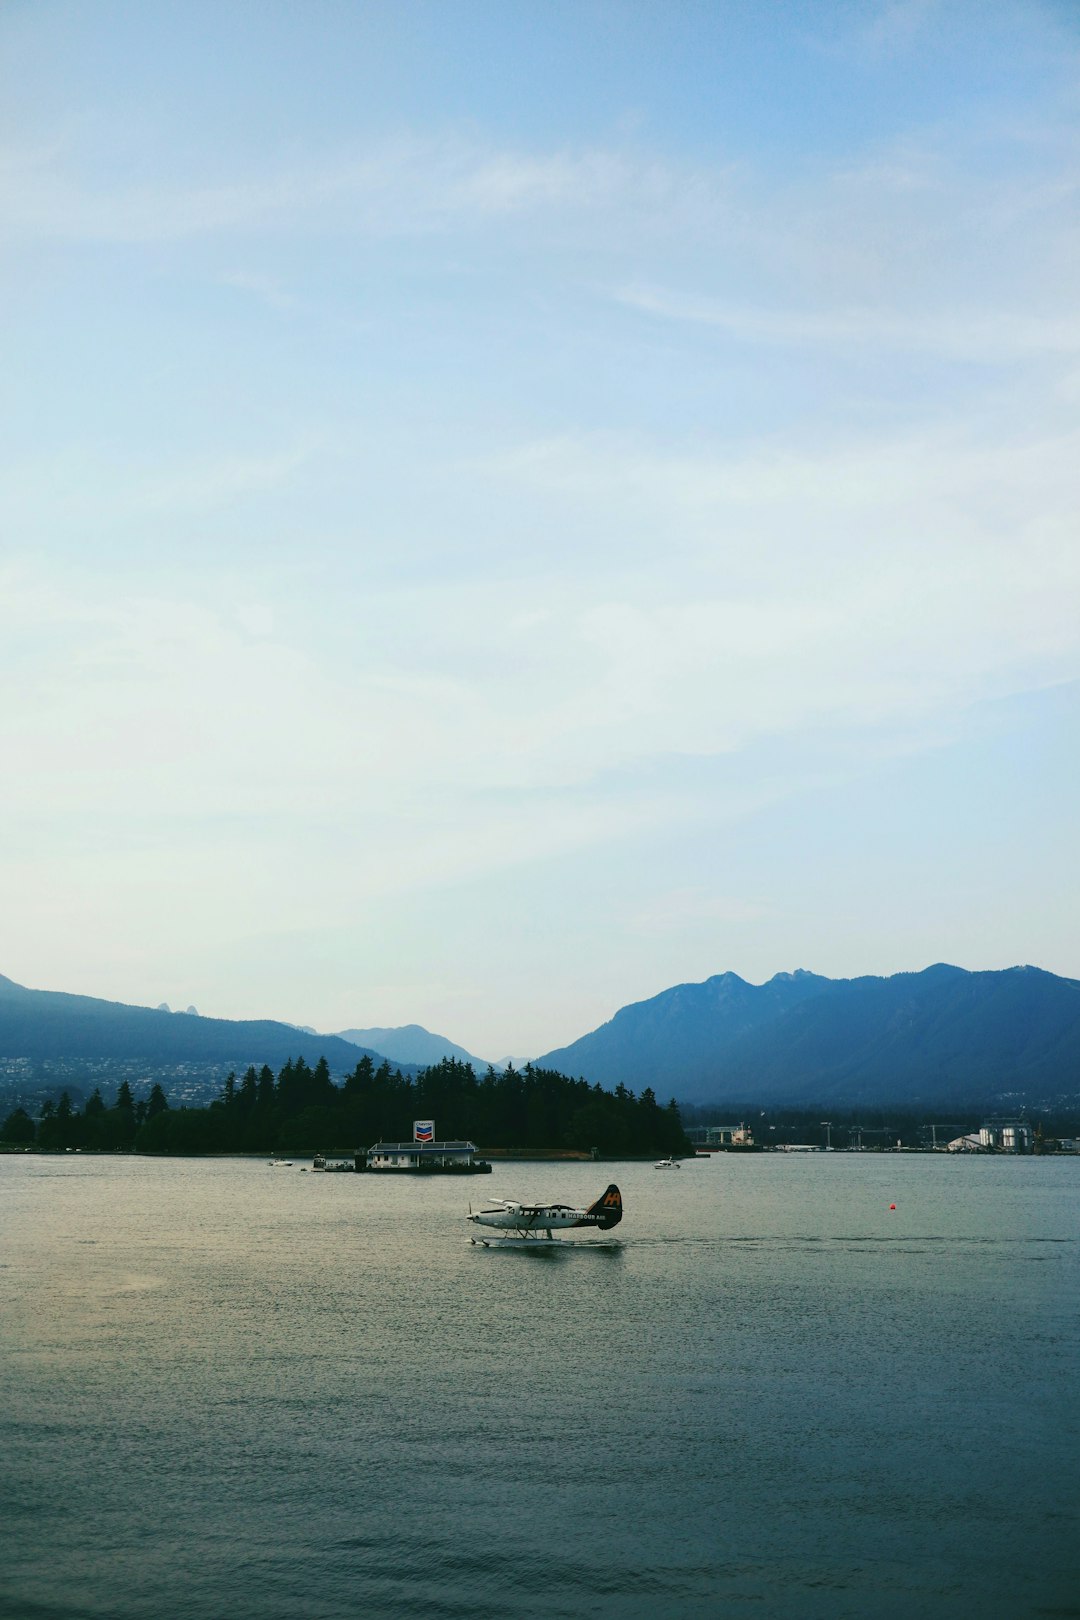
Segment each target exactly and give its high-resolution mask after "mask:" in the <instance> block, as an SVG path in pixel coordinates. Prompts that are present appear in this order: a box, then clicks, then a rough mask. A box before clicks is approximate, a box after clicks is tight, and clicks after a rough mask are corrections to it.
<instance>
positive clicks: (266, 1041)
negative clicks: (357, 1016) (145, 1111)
mask: <svg viewBox="0 0 1080 1620" xmlns="http://www.w3.org/2000/svg"><path fill="white" fill-rule="evenodd" d="M363 1055H364V1049H363V1048H360V1047H357V1046H356V1045H355V1044H353V1043H350V1042H349V1041H344V1040H341V1039H339V1037H338V1036H336V1035H315V1034H306V1033H305V1032H304V1031H302V1030H300V1029H297V1028H296V1027H295V1026H294V1025H292V1024H283V1023H278V1022H277V1021H276V1020H274V1019H269V1018H265V1019H231V1018H203V1017H186V1016H183V1015H182V1016H180V1017H177V1015H176V1014H175V1013H171V1012H164V1011H162V1010H161V1009H159V1008H156V1007H132V1006H128V1005H127V1004H126V1003H124V1002H119V1001H102V1000H99V999H98V998H97V997H94V996H75V995H68V994H67V993H66V992H64V991H60V990H28V989H27V988H26V987H25V985H21V984H16V983H15V982H14V980H12V979H8V978H5V977H4V975H3V974H0V1058H28V1059H30V1060H31V1061H32V1062H43V1061H46V1060H49V1059H70V1060H83V1061H87V1062H90V1061H93V1062H102V1061H107V1060H109V1059H117V1060H119V1059H141V1060H144V1061H145V1062H146V1063H148V1064H154V1063H166V1064H171V1065H175V1064H177V1063H194V1064H234V1065H236V1066H237V1067H241V1066H244V1067H246V1066H247V1065H248V1064H249V1063H254V1064H256V1065H261V1064H263V1063H269V1064H270V1065H271V1067H274V1066H278V1065H281V1064H283V1063H285V1062H286V1060H287V1059H288V1058H290V1057H292V1058H297V1057H302V1058H304V1060H305V1061H306V1062H308V1063H317V1062H318V1060H319V1058H320V1057H324V1056H325V1058H326V1060H327V1062H328V1063H329V1064H330V1067H331V1069H332V1070H333V1071H335V1072H337V1073H342V1074H344V1073H347V1072H349V1071H351V1070H353V1069H355V1067H356V1065H357V1063H358V1061H359V1060H360V1058H361V1057H363ZM368 1055H369V1056H370V1057H371V1058H372V1059H373V1061H374V1062H375V1063H376V1064H379V1063H381V1062H382V1061H383V1056H384V1054H383V1053H381V1052H378V1051H372V1052H370V1053H369V1054H368Z"/></svg>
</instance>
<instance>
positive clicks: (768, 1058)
mask: <svg viewBox="0 0 1080 1620" xmlns="http://www.w3.org/2000/svg"><path fill="white" fill-rule="evenodd" d="M193 1012H194V1009H191V1013H192V1014H193ZM365 1053H367V1054H368V1055H369V1056H370V1057H371V1058H372V1060H373V1061H374V1062H375V1064H376V1065H378V1064H379V1063H381V1062H382V1061H383V1059H384V1058H386V1059H387V1060H389V1062H390V1063H391V1065H392V1066H393V1067H396V1068H400V1069H402V1070H403V1072H405V1073H415V1071H416V1068H417V1066H424V1065H426V1064H430V1063H438V1062H439V1061H440V1059H441V1058H443V1057H454V1058H457V1059H459V1060H460V1061H462V1062H471V1063H472V1064H473V1066H474V1068H476V1069H477V1070H478V1072H482V1070H483V1068H485V1067H486V1065H485V1064H484V1063H483V1060H481V1059H477V1058H474V1057H472V1056H471V1054H470V1053H469V1052H467V1051H466V1050H465V1048H464V1047H461V1046H458V1045H456V1044H455V1043H454V1042H452V1041H449V1040H447V1039H446V1037H445V1036H441V1035H433V1034H431V1033H430V1032H429V1031H427V1030H425V1029H423V1028H422V1026H420V1025H418V1024H409V1025H404V1026H399V1027H397V1028H377V1027H372V1028H367V1029H350V1030H346V1031H344V1032H342V1033H341V1034H338V1035H318V1034H316V1033H315V1032H314V1031H309V1030H306V1029H302V1028H298V1027H297V1026H296V1025H293V1024H286V1023H281V1022H277V1021H275V1020H272V1019H258V1020H244V1021H241V1020H234V1019H225V1018H202V1017H198V1016H188V1015H183V1014H180V1015H178V1014H176V1013H171V1012H168V1011H165V1010H164V1009H163V1008H150V1007H131V1006H126V1005H124V1004H123V1003H119V1002H112V1001H101V1000H98V999H96V998H94V997H91V996H78V995H68V994H66V993H63V992H60V991H52V990H29V989H26V988H25V987H24V986H22V985H19V984H16V983H14V981H13V980H11V979H8V978H4V977H3V975H0V1071H4V1072H6V1073H7V1074H8V1076H9V1079H11V1080H14V1078H15V1077H16V1073H18V1074H25V1068H26V1065H27V1064H29V1065H30V1066H31V1068H32V1069H34V1070H36V1072H37V1074H38V1077H39V1079H40V1080H41V1081H48V1082H49V1083H50V1084H52V1085H53V1086H54V1087H55V1085H56V1084H58V1083H59V1081H60V1080H63V1082H64V1083H67V1081H68V1079H72V1080H74V1081H75V1082H76V1083H78V1081H79V1078H80V1074H81V1073H82V1074H83V1076H84V1078H85V1079H86V1080H87V1081H88V1083H90V1084H93V1083H97V1079H98V1077H99V1076H101V1077H103V1078H106V1079H107V1078H108V1071H109V1069H110V1067H111V1068H112V1069H114V1070H115V1069H118V1067H119V1066H122V1065H127V1066H128V1067H129V1068H130V1066H131V1065H136V1066H137V1070H136V1072H137V1074H138V1075H139V1076H143V1077H146V1078H150V1077H155V1078H156V1077H157V1076H158V1075H161V1076H162V1077H164V1074H165V1071H167V1070H168V1071H169V1072H170V1075H171V1076H172V1079H173V1082H174V1084H175V1085H177V1086H179V1087H181V1089H180V1092H179V1094H180V1095H187V1096H188V1097H189V1098H191V1099H192V1100H194V1099H195V1098H196V1097H197V1096H198V1095H199V1094H200V1093H201V1092H203V1091H206V1090H207V1089H208V1088H209V1090H210V1091H212V1092H213V1093H214V1094H216V1090H217V1089H218V1088H219V1086H220V1078H221V1076H222V1075H223V1074H224V1072H225V1070H226V1069H227V1068H235V1069H237V1070H240V1069H242V1068H246V1067H247V1065H248V1064H249V1063H254V1064H256V1065H262V1064H263V1063H268V1064H270V1065H271V1067H274V1068H277V1067H280V1066H281V1065H282V1064H283V1063H284V1062H285V1061H286V1059H287V1058H290V1057H293V1058H296V1057H303V1058H304V1059H305V1060H306V1061H307V1062H309V1063H312V1064H313V1063H315V1062H317V1060H318V1059H319V1058H320V1057H323V1056H325V1057H326V1059H327V1061H328V1063H329V1064H330V1067H331V1071H332V1072H333V1073H334V1074H336V1075H343V1074H346V1073H348V1072H350V1071H351V1070H352V1069H354V1068H355V1066H356V1063H357V1061H358V1060H359V1058H360V1057H362V1056H363V1055H364V1054H365ZM535 1061H536V1063H537V1064H538V1065H539V1066H541V1067H544V1068H550V1069H557V1070H560V1071H561V1072H562V1073H564V1074H569V1075H583V1076H584V1077H585V1079H587V1080H588V1081H590V1082H592V1083H599V1084H600V1085H601V1086H603V1087H605V1088H607V1089H613V1088H614V1087H616V1086H617V1085H619V1084H620V1083H621V1084H623V1085H625V1086H628V1087H629V1088H630V1089H631V1090H633V1091H638V1092H640V1091H642V1090H644V1089H645V1087H646V1086H649V1087H651V1088H652V1090H653V1091H654V1092H655V1093H656V1095H657V1097H658V1098H659V1099H660V1100H661V1101H662V1102H663V1101H666V1100H667V1098H668V1097H671V1096H674V1097H675V1098H677V1100H678V1101H679V1102H680V1103H682V1104H692V1105H700V1106H705V1105H710V1106H712V1105H715V1106H716V1107H717V1108H722V1107H725V1106H727V1105H729V1104H730V1105H731V1106H733V1107H737V1106H739V1105H746V1106H750V1105H752V1104H755V1103H760V1104H761V1105H768V1104H777V1105H790V1106H797V1105H810V1104H813V1105H816V1104H818V1103H820V1104H822V1105H828V1104H836V1105H837V1106H840V1105H844V1104H847V1105H850V1106H856V1105H858V1106H879V1105H880V1106H885V1105H893V1106H901V1105H902V1106H911V1107H920V1106H924V1105H925V1106H927V1107H930V1106H935V1107H940V1106H941V1105H943V1104H946V1103H962V1102H968V1103H980V1104H987V1103H990V1102H992V1101H993V1100H994V1099H1001V1100H1002V1106H1007V1107H1009V1108H1010V1109H1011V1108H1014V1107H1018V1106H1019V1105H1020V1103H1026V1104H1029V1105H1034V1104H1068V1105H1069V1106H1072V1107H1075V1106H1077V1105H1078V1104H1080V982H1078V981H1077V980H1075V979H1066V978H1060V977H1058V976H1057V975H1055V974H1053V973H1046V972H1044V971H1042V970H1041V969H1039V968H1034V967H1016V968H1008V969H1005V970H1002V971H997V972H976V973H970V972H967V971H965V970H964V969H963V968H958V967H950V966H948V965H947V964H945V963H938V964H936V965H935V966H934V967H929V968H926V969H925V970H924V971H923V972H921V973H897V974H894V975H892V976H891V977H889V978H876V977H864V978H857V979H829V978H825V977H823V976H821V975H819V974H816V973H808V972H806V971H804V970H800V971H798V972H796V973H778V974H776V976H775V977H774V978H772V979H770V980H768V982H767V983H765V984H761V985H754V984H748V983H747V982H746V981H745V980H744V979H741V978H739V976H738V975H737V974H735V973H721V974H718V975H717V976H716V977H714V978H711V979H706V980H705V981H704V983H702V984H680V985H675V986H674V987H672V988H671V989H668V990H664V991H662V992H661V993H660V994H659V995H656V996H653V997H651V998H650V999H649V1000H647V1001H640V1002H635V1003H634V1004H633V1005H631V1006H627V1007H623V1008H621V1009H620V1011H618V1012H617V1013H616V1014H615V1016H614V1017H613V1018H612V1019H611V1020H610V1021H609V1022H608V1023H606V1024H603V1025H601V1026H600V1028H599V1029H595V1030H593V1031H592V1032H591V1034H588V1035H583V1036H582V1037H581V1039H580V1040H577V1041H574V1042H573V1043H572V1044H571V1045H569V1046H564V1047H560V1048H557V1049H556V1050H553V1051H550V1052H547V1053H545V1054H544V1055H543V1057H540V1058H538V1059H536V1060H535ZM155 1071H157V1073H155ZM181 1071H183V1074H181ZM0 1078H2V1074H0ZM114 1078H115V1076H114ZM184 1085H186V1088H187V1089H186V1091H185V1090H184V1089H183V1087H184ZM166 1089H167V1090H170V1087H169V1086H167V1087H166ZM1006 1100H1007V1101H1006Z"/></svg>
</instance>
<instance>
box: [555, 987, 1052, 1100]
mask: <svg viewBox="0 0 1080 1620" xmlns="http://www.w3.org/2000/svg"><path fill="white" fill-rule="evenodd" d="M537 1061H538V1062H539V1063H540V1064H542V1065H543V1066H544V1067H549V1068H554V1069H560V1070H562V1072H563V1073H566V1074H574V1075H579V1074H580V1075H584V1076H585V1078H586V1079H587V1080H590V1081H593V1082H597V1081H598V1082H599V1083H600V1085H602V1086H605V1087H610V1086H614V1085H617V1084H619V1083H620V1082H622V1084H624V1085H626V1086H629V1087H630V1088H631V1089H632V1090H640V1089H641V1088H642V1087H644V1086H651V1087H652V1088H653V1090H654V1091H655V1092H656V1094H657V1096H658V1097H659V1098H660V1099H661V1100H663V1099H665V1098H667V1097H669V1096H672V1095H673V1096H675V1097H676V1098H677V1099H678V1100H679V1102H680V1103H694V1104H712V1103H715V1104H717V1105H718V1106H722V1105H724V1104H725V1103H732V1104H740V1103H743V1104H749V1103H753V1102H760V1103H762V1104H766V1103H775V1104H781V1103H783V1104H788V1105H796V1104H810V1103H813V1104H817V1103H822V1104H828V1103H830V1102H835V1103H837V1104H839V1103H847V1104H852V1105H854V1104H860V1105H868V1104H869V1105H873V1104H886V1103H891V1104H894V1105H896V1104H900V1103H904V1104H910V1105H913V1106H918V1105H921V1104H926V1105H930V1104H934V1105H940V1104H941V1103H944V1102H961V1101H970V1102H989V1101H991V1100H992V1099H995V1098H1001V1099H1004V1098H1006V1097H1009V1098H1011V1099H1012V1103H1013V1105H1014V1106H1015V1105H1018V1104H1019V1102H1020V1101H1024V1102H1028V1103H1034V1102H1057V1101H1062V1100H1066V1099H1068V1100H1070V1101H1072V1102H1073V1103H1075V1102H1076V1100H1077V1099H1078V1098H1080V982H1078V981H1077V980H1075V979H1065V978H1059V977H1057V976H1056V975H1055V974H1053V973H1046V972H1043V971H1042V970H1041V969H1039V968H1033V967H1016V968H1008V969H1004V970H1002V971H998V972H980V973H969V972H966V971H965V970H964V969H963V968H958V967H950V966H948V965H947V964H945V963H938V964H936V965H935V966H933V967H929V968H926V969H925V970H924V971H923V972H921V973H897V974H894V975H892V976H891V977H889V978H871V977H867V978H858V979H828V978H824V977H822V976H820V975H818V974H815V973H808V972H805V971H803V970H800V971H799V972H796V973H778V974H777V975H776V976H775V978H772V979H770V980H769V981H768V982H767V983H766V984H761V985H754V984H748V983H746V981H745V980H743V979H740V978H739V976H738V975H737V974H735V973H722V974H719V975H717V976H716V977H715V978H711V979H706V980H705V982H704V983H703V984H680V985H676V986H674V987H673V988H672V989H670V990H664V991H662V992H661V993H660V994H659V995H657V996H653V997H652V998H651V999H650V1000H648V1001H639V1002H635V1003H634V1004H633V1005H631V1006H628V1007H623V1008H622V1009H621V1010H620V1011H619V1012H617V1013H616V1014H615V1016H614V1017H613V1018H612V1019H611V1020H610V1021H609V1022H608V1023H606V1024H603V1025H601V1026H600V1028H599V1029H595V1030H593V1031H592V1033H591V1034H589V1035H584V1036H582V1037H581V1039H580V1040H577V1041H574V1042H573V1043H572V1044H571V1045H569V1046H564V1047H560V1048H558V1049H556V1050H555V1051H551V1052H547V1053H545V1055H544V1056H543V1057H542V1058H539V1059H538V1060H537Z"/></svg>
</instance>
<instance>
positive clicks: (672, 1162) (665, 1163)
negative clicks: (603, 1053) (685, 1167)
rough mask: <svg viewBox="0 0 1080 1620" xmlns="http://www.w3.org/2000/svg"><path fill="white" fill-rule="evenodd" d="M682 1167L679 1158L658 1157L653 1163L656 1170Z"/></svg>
mask: <svg viewBox="0 0 1080 1620" xmlns="http://www.w3.org/2000/svg"><path fill="white" fill-rule="evenodd" d="M680 1168H681V1166H680V1164H679V1161H678V1159H657V1161H656V1163H655V1164H654V1165H653V1169H654V1170H678V1169H680Z"/></svg>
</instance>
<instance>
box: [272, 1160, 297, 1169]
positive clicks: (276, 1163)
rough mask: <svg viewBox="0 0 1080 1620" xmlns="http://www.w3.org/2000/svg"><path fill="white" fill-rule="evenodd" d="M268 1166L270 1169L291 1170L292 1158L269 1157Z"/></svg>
mask: <svg viewBox="0 0 1080 1620" xmlns="http://www.w3.org/2000/svg"><path fill="white" fill-rule="evenodd" d="M270 1168H271V1170H291V1169H292V1160H291V1159H271V1160H270Z"/></svg>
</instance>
